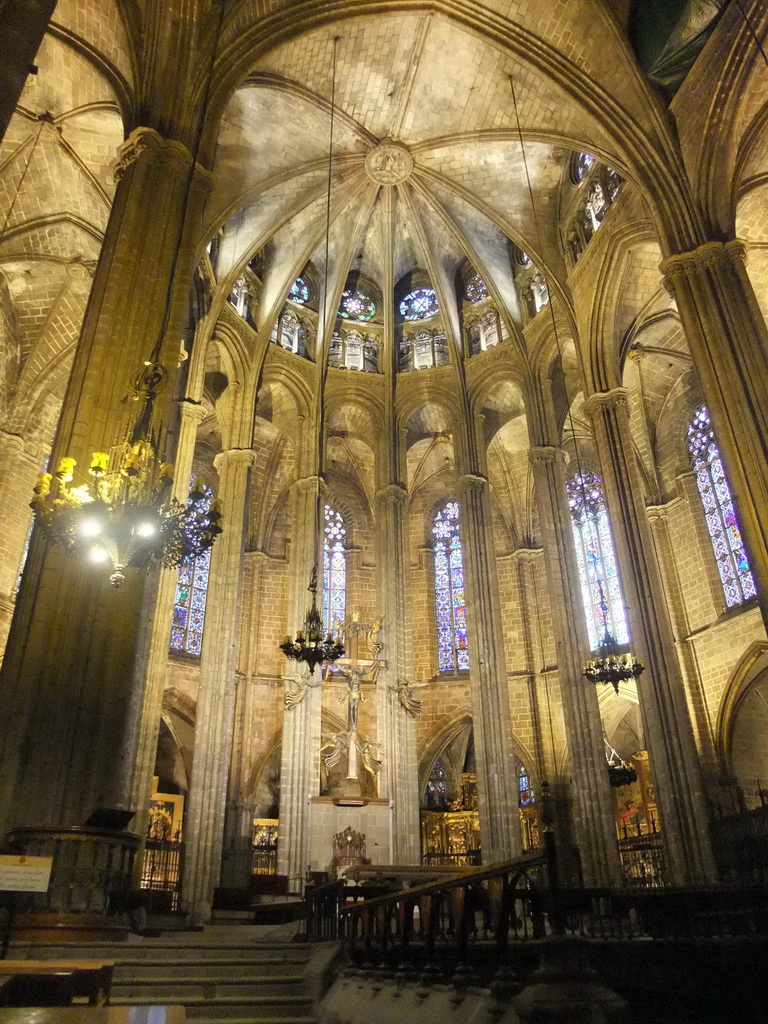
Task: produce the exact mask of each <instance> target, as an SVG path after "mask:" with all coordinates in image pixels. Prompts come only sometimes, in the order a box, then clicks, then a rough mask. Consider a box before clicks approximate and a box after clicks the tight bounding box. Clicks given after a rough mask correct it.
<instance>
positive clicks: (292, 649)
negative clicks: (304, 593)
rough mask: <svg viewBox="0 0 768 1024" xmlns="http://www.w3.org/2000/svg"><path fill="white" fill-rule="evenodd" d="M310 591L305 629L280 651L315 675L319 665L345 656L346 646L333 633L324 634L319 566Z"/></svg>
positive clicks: (310, 582) (283, 645)
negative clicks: (304, 665) (320, 609)
mask: <svg viewBox="0 0 768 1024" xmlns="http://www.w3.org/2000/svg"><path fill="white" fill-rule="evenodd" d="M308 590H309V592H310V594H311V595H312V607H311V608H310V609H309V611H308V612H307V617H306V618H305V620H304V628H303V629H300V630H299V631H298V633H297V634H296V639H295V640H291V638H290V637H289V636H287V637H286V638H285V640H283V642H282V643H281V644H280V650H281V651H282V652H283V654H284V655H285V656H286V658H291V659H292V660H293V661H303V662H304V664H306V665H308V666H309V671H310V674H313V673H314V671H315V668H316V667H317V666H318V665H323V664H325V665H331V664H333V662H334V661H338V659H339V658H342V657H343V656H344V644H343V643H341V641H340V640H335V639H334V636H333V633H330V632H329V633H328V635H327V636H326V635H325V634H324V633H323V620H322V619H321V618H320V612H319V611H318V610H317V566H315V567H314V568H313V570H312V576H311V578H310V581H309V587H308Z"/></svg>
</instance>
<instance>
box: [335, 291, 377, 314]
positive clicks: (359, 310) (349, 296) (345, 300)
mask: <svg viewBox="0 0 768 1024" xmlns="http://www.w3.org/2000/svg"><path fill="white" fill-rule="evenodd" d="M375 315H376V303H375V302H374V301H373V299H371V298H369V297H368V296H367V295H363V293H362V292H344V294H343V295H342V296H341V302H340V303H339V316H343V317H346V319H347V320H372V319H373V317H374V316H375Z"/></svg>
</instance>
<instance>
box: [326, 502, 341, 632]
mask: <svg viewBox="0 0 768 1024" xmlns="http://www.w3.org/2000/svg"><path fill="white" fill-rule="evenodd" d="M324 515H325V528H324V532H323V622H324V623H325V628H326V629H327V630H329V631H330V632H332V633H333V634H334V636H335V635H336V632H337V631H336V629H335V627H334V623H336V622H343V621H344V620H345V618H346V617H347V553H346V540H347V528H346V526H345V525H344V518H343V516H342V515H341V513H340V512H337V511H336V509H335V508H332V507H331V506H330V505H326V506H325V513H324Z"/></svg>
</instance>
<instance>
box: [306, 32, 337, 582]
mask: <svg viewBox="0 0 768 1024" xmlns="http://www.w3.org/2000/svg"><path fill="white" fill-rule="evenodd" d="M340 39H341V36H334V37H333V57H332V70H331V123H330V130H329V133H328V177H327V188H326V196H325V267H324V269H323V294H322V306H321V310H320V315H319V318H318V326H319V327H320V328H321V329H322V332H323V334H322V335H321V336H320V338H319V341H320V349H319V356H320V359H321V360H322V361H323V364H324V365H323V366H322V367H321V368H320V375H319V376H320V387H319V390H318V396H317V424H316V425H317V494H316V496H315V530H314V541H315V543H314V554H315V563H314V569H313V570H312V577H311V580H310V586H309V590H310V592H311V593H312V594H313V601H314V595H315V592H316V589H317V570H318V565H319V562H320V524H321V522H322V517H321V514H320V506H321V504H322V502H321V499H322V494H321V487H320V479H321V475H322V471H323V466H324V462H325V459H324V454H325V445H324V443H323V428H324V424H325V402H324V398H325V384H326V380H327V376H328V360H327V358H326V356H325V344H324V336H325V333H326V331H327V328H328V324H327V323H326V320H327V317H328V278H329V263H330V250H331V188H332V185H333V129H334V122H335V117H336V57H337V49H338V44H339V41H340Z"/></svg>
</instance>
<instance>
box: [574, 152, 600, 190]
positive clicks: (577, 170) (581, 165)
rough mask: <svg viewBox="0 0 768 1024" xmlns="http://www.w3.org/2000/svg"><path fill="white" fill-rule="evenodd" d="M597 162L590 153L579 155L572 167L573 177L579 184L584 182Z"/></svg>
mask: <svg viewBox="0 0 768 1024" xmlns="http://www.w3.org/2000/svg"><path fill="white" fill-rule="evenodd" d="M594 162H595V158H594V157H593V156H590V154H589V153H577V154H576V156H575V157H574V160H573V164H572V166H571V177H572V178H573V180H574V182H575V183H576V184H578V183H579V182H580V181H583V180H584V175H585V174H586V173H587V171H588V170H589V168H590V167H591V166H592V164H593V163H594Z"/></svg>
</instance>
